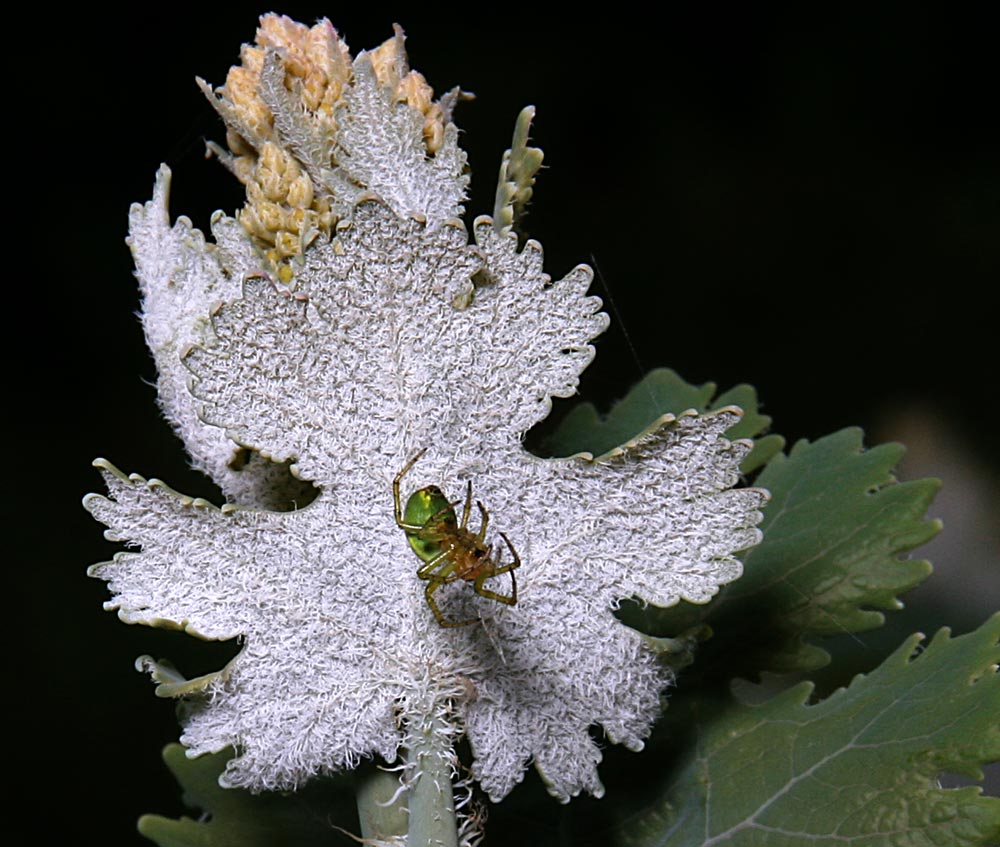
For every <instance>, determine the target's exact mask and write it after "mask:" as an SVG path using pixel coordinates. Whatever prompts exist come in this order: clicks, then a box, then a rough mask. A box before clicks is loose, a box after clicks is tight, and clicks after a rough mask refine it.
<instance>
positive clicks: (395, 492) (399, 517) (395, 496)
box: [392, 447, 427, 529]
mask: <svg viewBox="0 0 1000 847" xmlns="http://www.w3.org/2000/svg"><path fill="white" fill-rule="evenodd" d="M426 452H427V448H426V447H425V448H424V449H423V450H421V451H420V452H419V453H417V455H416V456H414V457H413V458H412V459H410V461H408V462H407V463H406V464H405V465H403V469H402V470H401V471H400V472H399V473H398V474H396V476H394V477H393V479H392V502H393V506H394V507H395V513H396V525H397V526H399V527H401V528H402V529H420V527H418V526H413V525H412V524H407V523H404V522H403V505H402V503H400V502H399V483H400V481H401V480H402V479H403V477H404V476H405V475H406V474H407V472H408V471H409V470H410V468H412V467H413V466H414V465H415V464H416V463H417V460H418V459H419V458H420V457H421V456H423V455H424V453H426Z"/></svg>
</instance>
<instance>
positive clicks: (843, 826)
mask: <svg viewBox="0 0 1000 847" xmlns="http://www.w3.org/2000/svg"><path fill="white" fill-rule="evenodd" d="M998 637H1000V614H997V615H994V616H993V618H991V619H990V620H989V621H987V622H986V623H985V624H984V625H983V626H982V627H980V628H979V629H978V630H977V631H975V632H972V633H970V634H968V635H963V636H960V637H957V638H951V637H950V634H949V632H948V630H946V629H945V630H941V631H940V632H939V633H938V634H937V635H936V636H935V637H934V639H933V640H932V641H931V643H930V644H929V645H928V646H927V647H926V649H924V650H923V652H920V650H919V643H920V641H921V640H922V638H923V636H921V635H914V636H911V637H910V638H909V639H907V641H906V642H905V643H904V644H903V645H902V646H901V647H900V648H899V649H898V650H897V651H896V652H895V653H894V654H893V655H892V656H890V657H889V658H888V659H887V660H886V661H885V662H884V663H883V664H882V665H881V666H880V667H879V668H877V669H876V670H875V671H873V672H872V673H870V674H868V675H867V676H860V675H859V676H857V677H856V678H855V679H854V681H853V682H852V683H851V685H850V686H849V687H848V688H846V689H840V690H838V691H836V692H835V693H834V694H832V695H831V696H830V697H828V698H827V699H826V700H824V701H822V702H821V703H818V704H816V705H808V704H807V700H808V698H809V694H810V692H811V690H812V686H811V685H810V684H809V683H802V684H800V685H797V686H795V687H794V688H790V689H788V690H786V691H784V692H783V693H781V694H780V695H778V696H777V697H774V698H773V699H772V700H770V701H768V702H766V703H765V704H763V705H759V706H750V705H746V704H742V703H740V702H738V701H737V700H735V699H734V698H727V700H726V701H725V702H724V703H722V704H717V705H716V706H715V707H714V708H706V707H705V706H704V704H702V705H701V707H699V708H696V707H695V706H694V705H693V704H694V703H695V702H697V701H695V700H693V699H690V698H689V699H688V700H687V705H686V706H685V707H683V708H675V707H674V706H673V705H672V707H671V709H670V710H669V712H668V716H669V717H670V719H671V720H670V722H669V726H670V727H671V732H672V733H673V736H674V737H672V738H669V739H667V740H666V743H662V745H661V746H662V751H661V752H660V755H661V756H663V758H664V761H663V766H664V767H663V770H662V771H661V774H662V775H661V777H660V778H659V780H658V785H657V789H656V791H655V792H650V794H648V795H647V797H646V800H645V802H644V803H642V805H641V807H638V804H633V805H632V810H631V812H632V813H631V814H625V815H622V816H621V817H620V818H619V823H618V825H617V826H616V827H615V828H614V830H613V831H612V832H609V833H608V834H607V835H608V838H607V839H606V840H605V841H604V843H614V844H616V845H621V847H652V845H656V847H688V845H692V844H697V845H702V847H757V845H767V847H798V845H809V847H823V846H824V845H830V847H833V845H843V844H845V843H850V844H855V845H864V847H932V845H933V847H939V845H945V844H947V845H953V847H988V845H991V844H996V843H998V840H1000V799H998V798H996V797H984V796H982V794H981V791H980V788H979V787H978V786H969V787H964V788H957V789H947V790H946V789H942V788H940V787H939V786H938V777H939V776H940V774H942V773H953V774H960V775H963V776H965V777H969V778H971V779H982V772H981V770H980V768H981V766H982V765H983V764H986V763H989V762H992V761H996V760H997V759H1000V722H998V720H997V717H998V715H1000V675H998V674H997V669H996V664H997V663H998V662H1000V649H998V643H997V640H998ZM677 705H680V704H677ZM620 811H623V812H624V811H625V810H624V809H622V810H620Z"/></svg>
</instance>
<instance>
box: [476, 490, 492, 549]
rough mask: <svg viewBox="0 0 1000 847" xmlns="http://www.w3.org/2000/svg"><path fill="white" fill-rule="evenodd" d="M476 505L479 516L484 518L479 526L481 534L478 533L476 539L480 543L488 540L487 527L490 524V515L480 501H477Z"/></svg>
mask: <svg viewBox="0 0 1000 847" xmlns="http://www.w3.org/2000/svg"><path fill="white" fill-rule="evenodd" d="M476 505H477V506H478V507H479V514H480V515H481V516H482V518H483V522H482V523H481V524H480V525H479V532H477V533H476V538H478V539H479V540H480V541H485V540H486V527H487V526H489V523H490V513H489V512H487V511H486V507H485V506H484V505H483V504H482V502H481V501H480V500H477V501H476Z"/></svg>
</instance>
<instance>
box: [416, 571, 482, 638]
mask: <svg viewBox="0 0 1000 847" xmlns="http://www.w3.org/2000/svg"><path fill="white" fill-rule="evenodd" d="M445 582H446V580H443V579H434V578H431V581H430V582H428V583H427V588H426V589H424V597H425V598H426V600H427V605H428V606H430V607H431V611H432V612H433V613H434V617H435V618H437V622H438V623H439V624H440V625H441V626H444V627H453V626H468V625H469V624H473V623H479V618H469V620H467V621H450V620H448V619H447V618H446V617H445V616H444V614H442V612H441V609H440V608H439V607H438V604H437V600H435V599H434V592H435V591H437V590H438V589H439V588H440V587H441V586H442V585H444V584H445Z"/></svg>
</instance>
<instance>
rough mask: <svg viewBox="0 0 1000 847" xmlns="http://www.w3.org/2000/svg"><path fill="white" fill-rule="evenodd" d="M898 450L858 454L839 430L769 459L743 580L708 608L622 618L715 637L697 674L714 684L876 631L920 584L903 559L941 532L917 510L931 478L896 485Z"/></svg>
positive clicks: (823, 658)
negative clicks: (822, 640)
mask: <svg viewBox="0 0 1000 847" xmlns="http://www.w3.org/2000/svg"><path fill="white" fill-rule="evenodd" d="M903 452H904V451H903V448H902V446H900V445H898V444H886V445H882V446H879V447H875V448H873V449H871V450H865V449H864V446H863V444H862V432H861V430H859V429H845V430H842V431H841V432H837V433H834V434H833V435H829V436H827V437H826V438H821V439H820V440H818V441H816V442H814V443H809V442H808V441H800V442H799V443H798V444H796V445H795V447H794V448H793V449H792V451H791V453H790V454H789V455H788V456H785V455H778V456H776V457H775V458H773V459H772V460H771V462H770V463H769V464H768V466H767V467H766V468H765V469H764V471H763V472H762V473H761V474H760V476H759V477H758V478H757V480H756V482H755V484H756V485H759V486H761V487H763V488H766V489H767V490H768V491H770V492H771V501H770V502H769V503H768V505H767V507H766V509H765V511H764V521H763V523H762V524H761V527H762V529H763V530H764V540H763V541H762V542H761V543H760V544H759V545H758V546H756V547H754V548H752V549H751V550H750V551H749V552H748V553H747V554H746V556H745V558H744V574H743V576H742V577H741V578H740V579H739V580H737V581H736V582H735V583H732V584H731V585H729V586H727V587H726V588H725V589H724V590H723V591H722V592H721V593H720V594H719V596H718V597H717V598H716V599H715V600H714V601H713V602H712V603H710V604H709V605H707V606H695V605H692V604H688V603H682V604H679V605H678V606H676V607H674V608H671V609H665V610H664V609H656V610H654V609H647V610H643V611H641V612H635V613H633V614H632V615H629V614H626V615H625V619H626V620H627V621H628V622H629V623H632V624H633V625H635V626H637V627H638V628H641V629H643V630H644V631H647V632H653V633H656V634H660V633H666V634H670V633H675V632H681V631H683V630H686V629H689V628H690V627H692V626H695V625H697V624H708V625H709V626H711V628H712V630H713V631H714V633H715V636H714V637H713V638H712V639H711V641H709V642H708V644H707V645H706V646H705V647H704V649H703V650H702V651H701V652H699V656H698V659H697V662H696V668H699V669H705V672H708V673H712V674H714V675H715V676H716V677H717V678H719V679H722V680H723V681H728V680H729V679H732V678H734V677H737V676H743V677H751V678H752V677H755V676H757V674H758V673H759V672H760V671H773V672H777V673H787V672H792V671H808V670H814V669H816V668H819V667H822V666H823V665H825V664H826V663H827V662H828V661H829V655H828V654H827V652H826V651H825V650H823V649H821V648H819V647H817V646H815V645H813V644H810V643H809V642H808V641H807V640H806V639H807V638H809V637H815V636H831V635H840V634H845V633H855V632H861V631H863V630H868V629H873V628H875V627H878V626H881V625H882V624H883V623H884V615H883V614H882V613H881V612H880V611H878V610H879V609H886V610H894V609H899V608H901V607H902V603H900V601H899V599H898V597H897V595H898V594H899V593H901V592H903V591H906V590H908V589H910V588H912V587H913V586H914V585H917V584H918V583H920V582H922V581H923V580H924V579H925V578H926V577H927V575H928V574H929V573H930V571H931V567H930V564H929V563H928V562H926V561H921V560H914V559H904V558H900V556H901V555H902V554H904V553H905V552H907V551H909V550H912V549H913V548H914V547H917V546H919V545H920V544H923V543H924V542H926V541H927V540H928V539H930V538H931V537H933V536H934V535H935V534H936V533H937V532H938V530H939V529H940V524H939V522H938V521H932V520H927V519H925V517H924V514H925V512H926V510H927V507H928V505H929V504H930V501H931V499H932V498H933V496H934V494H935V492H936V491H937V489H938V487H939V484H938V482H937V480H929V479H928V480H920V481H918V482H906V483H898V482H896V480H895V478H894V477H893V475H892V469H893V468H894V467H895V465H896V464H897V463H898V461H899V460H900V458H901V457H902V455H903Z"/></svg>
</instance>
